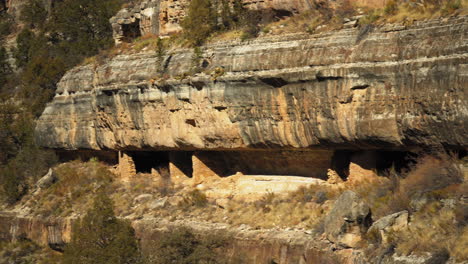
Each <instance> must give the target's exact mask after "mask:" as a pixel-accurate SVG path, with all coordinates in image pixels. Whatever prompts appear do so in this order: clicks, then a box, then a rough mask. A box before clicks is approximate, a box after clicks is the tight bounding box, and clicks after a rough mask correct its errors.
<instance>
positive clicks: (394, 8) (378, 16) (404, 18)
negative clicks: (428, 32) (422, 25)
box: [360, 0, 468, 25]
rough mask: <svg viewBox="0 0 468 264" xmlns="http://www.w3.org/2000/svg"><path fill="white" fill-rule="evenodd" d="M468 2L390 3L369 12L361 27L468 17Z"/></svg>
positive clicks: (362, 20) (453, 0)
mask: <svg viewBox="0 0 468 264" xmlns="http://www.w3.org/2000/svg"><path fill="white" fill-rule="evenodd" d="M467 14H468V1H467V0H428V1H415V0H411V1H401V0H397V1H389V2H387V5H386V6H385V7H384V8H381V9H372V10H367V12H366V16H365V17H364V18H363V19H361V20H360V24H361V25H365V24H385V23H407V24H411V23H413V22H414V21H418V20H419V21H420V20H426V19H434V18H439V17H447V16H455V15H467Z"/></svg>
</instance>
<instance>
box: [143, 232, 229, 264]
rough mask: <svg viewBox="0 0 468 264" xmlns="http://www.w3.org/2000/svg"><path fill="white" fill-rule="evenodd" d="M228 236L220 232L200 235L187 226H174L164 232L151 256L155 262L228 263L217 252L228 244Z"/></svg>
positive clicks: (151, 260) (160, 263)
mask: <svg viewBox="0 0 468 264" xmlns="http://www.w3.org/2000/svg"><path fill="white" fill-rule="evenodd" d="M226 241H227V239H226V237H225V236H222V235H219V234H212V235H205V236H204V237H199V236H197V235H195V234H194V233H193V232H192V230H191V229H189V228H186V227H180V228H174V229H171V230H169V231H168V232H166V233H164V234H162V236H161V237H160V239H159V241H158V245H156V249H155V250H154V252H155V253H154V254H152V255H151V256H150V257H149V259H150V260H149V261H148V262H149V263H154V264H166V263H173V264H191V263H211V264H216V263H226V261H225V260H224V257H223V256H222V255H221V254H219V253H218V252H217V250H218V249H220V248H221V247H223V246H224V245H225V244H226Z"/></svg>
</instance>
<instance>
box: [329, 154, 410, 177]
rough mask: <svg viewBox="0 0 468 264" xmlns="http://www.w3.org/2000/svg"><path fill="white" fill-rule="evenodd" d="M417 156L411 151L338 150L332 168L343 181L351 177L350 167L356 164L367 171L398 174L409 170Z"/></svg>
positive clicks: (334, 155)
mask: <svg viewBox="0 0 468 264" xmlns="http://www.w3.org/2000/svg"><path fill="white" fill-rule="evenodd" d="M416 158H417V155H416V154H415V153H413V152H409V151H387V150H357V151H356V150H336V151H335V152H334V154H333V158H332V162H331V165H332V166H331V168H332V169H333V170H334V171H336V172H337V173H338V175H339V176H340V177H341V178H342V179H344V180H345V179H347V178H348V176H349V173H350V172H349V167H350V166H349V165H350V163H355V164H357V165H359V166H360V167H361V168H363V169H366V170H375V171H376V172H377V173H378V174H380V175H383V174H385V173H386V172H388V171H389V170H392V169H394V170H395V171H396V172H397V173H402V172H404V171H406V170H409V169H410V167H411V165H412V164H413V163H414V162H415V160H416Z"/></svg>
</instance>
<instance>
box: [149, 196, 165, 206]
mask: <svg viewBox="0 0 468 264" xmlns="http://www.w3.org/2000/svg"><path fill="white" fill-rule="evenodd" d="M167 200H168V198H167V197H164V198H161V199H158V200H156V201H152V202H151V203H150V205H149V208H150V209H158V208H164V207H165V206H166V205H167V204H168V201H167Z"/></svg>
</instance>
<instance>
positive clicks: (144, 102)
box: [36, 17, 468, 150]
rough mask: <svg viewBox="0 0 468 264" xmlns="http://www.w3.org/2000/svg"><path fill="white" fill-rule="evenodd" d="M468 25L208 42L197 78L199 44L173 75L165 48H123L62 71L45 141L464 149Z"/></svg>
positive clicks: (43, 124)
mask: <svg viewBox="0 0 468 264" xmlns="http://www.w3.org/2000/svg"><path fill="white" fill-rule="evenodd" d="M467 27H468V23H467V18H466V17H459V18H452V19H449V20H448V21H442V20H433V21H426V22H420V23H417V24H416V25H413V26H409V27H401V26H391V25H390V26H384V27H382V28H378V29H375V30H374V31H373V32H371V33H368V34H367V35H366V36H365V37H364V38H362V39H359V35H360V32H359V29H345V30H340V31H335V32H330V33H324V34H318V35H311V36H310V35H300V34H299V35H288V36H280V37H270V38H263V39H258V40H253V41H249V42H247V43H239V42H237V43H235V42H234V43H224V44H215V45H209V46H206V47H204V48H203V49H202V50H203V54H202V58H200V63H201V61H206V63H205V64H204V65H203V66H204V67H206V68H204V69H203V72H201V73H198V74H194V75H188V74H187V73H188V72H189V71H190V68H191V67H192V65H193V56H192V51H190V50H173V51H171V54H170V55H166V56H164V58H163V64H165V65H166V66H167V67H166V68H165V73H164V75H165V76H169V78H166V77H164V78H163V77H162V76H161V73H160V69H159V67H160V66H159V65H158V64H161V61H160V60H161V59H160V58H158V56H157V55H156V54H152V53H149V52H146V53H139V54H133V55H118V56H116V57H114V58H112V59H110V60H108V61H107V62H105V63H104V64H102V65H85V66H79V67H76V68H74V69H72V70H71V71H69V72H68V73H67V74H66V75H65V76H64V77H63V79H62V80H61V81H60V83H59V84H58V89H57V93H56V96H55V98H54V100H53V101H52V102H51V103H50V104H48V106H47V107H46V110H45V111H44V113H43V115H42V116H41V117H40V119H39V120H38V125H37V128H36V138H37V140H38V142H39V144H41V145H42V146H44V147H50V148H56V149H94V150H101V149H114V150H125V149H142V150H145V149H146V150H155V149H156V150H157V149H161V150H182V149H186V150H223V149H227V150H229V149H231V150H242V149H245V150H249V149H250V150H251V149H296V150H307V149H317V148H330V149H400V150H402V149H406V150H407V149H412V148H415V147H429V148H430V147H440V146H443V147H446V148H451V149H465V148H466V146H467V142H468V138H467V136H466V135H467V133H466V127H467V119H468V110H467V109H468V106H467V102H466V101H467V100H466V83H468V82H467V77H466V76H467V73H466V71H467V69H468V68H467V67H466V65H467V61H468V53H467V50H468V48H467V46H466V36H465V35H464V34H463V32H465V30H464V29H466V28H467ZM357 39H359V41H356V40H357ZM450 40H453V42H451V43H453V45H446V43H447V41H450ZM463 40H464V41H463ZM216 69H222V71H220V72H221V74H219V73H218V74H216V73H215V70H216Z"/></svg>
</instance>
